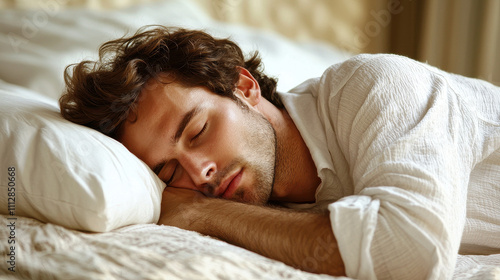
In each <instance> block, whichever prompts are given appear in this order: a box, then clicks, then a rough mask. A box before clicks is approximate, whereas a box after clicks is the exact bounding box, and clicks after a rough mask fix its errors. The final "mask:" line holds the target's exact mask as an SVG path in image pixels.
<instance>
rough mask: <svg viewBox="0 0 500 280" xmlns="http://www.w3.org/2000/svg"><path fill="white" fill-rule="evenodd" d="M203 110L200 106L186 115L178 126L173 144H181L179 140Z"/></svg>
mask: <svg viewBox="0 0 500 280" xmlns="http://www.w3.org/2000/svg"><path fill="white" fill-rule="evenodd" d="M200 111H201V108H200V106H196V107H194V108H193V109H191V110H190V111H189V112H187V113H186V114H184V117H183V118H182V120H181V122H180V123H179V125H178V126H177V130H176V132H175V135H174V137H173V138H172V141H173V143H177V142H179V139H180V138H181V136H182V133H184V130H185V129H186V127H187V125H188V124H189V122H190V121H191V120H192V119H193V118H194V117H195V116H196V115H197V114H198V113H200Z"/></svg>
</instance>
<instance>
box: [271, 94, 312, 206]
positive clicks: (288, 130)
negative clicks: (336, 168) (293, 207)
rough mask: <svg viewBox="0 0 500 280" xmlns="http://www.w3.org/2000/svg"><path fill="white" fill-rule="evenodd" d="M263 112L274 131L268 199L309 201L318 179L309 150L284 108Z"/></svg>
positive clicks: (295, 201) (274, 108)
mask: <svg viewBox="0 0 500 280" xmlns="http://www.w3.org/2000/svg"><path fill="white" fill-rule="evenodd" d="M271 106H273V108H272V110H268V114H265V115H266V117H267V119H268V120H269V122H270V123H271V125H272V126H273V127H274V129H275V131H276V139H277V150H276V170H275V179H274V188H273V192H272V194H271V198H270V199H271V200H272V201H281V202H294V203H310V202H314V201H315V194H316V189H317V188H318V185H319V184H320V182H321V180H320V179H319V178H318V175H317V170H316V166H315V164H314V161H313V160H312V157H311V154H310V152H309V149H308V148H307V146H306V144H305V142H304V139H303V138H302V136H301V135H300V132H299V130H298V129H297V127H296V126H295V123H294V122H293V120H292V119H291V118H290V116H289V115H288V113H287V112H286V110H284V109H282V110H280V109H277V108H276V107H274V105H272V104H271Z"/></svg>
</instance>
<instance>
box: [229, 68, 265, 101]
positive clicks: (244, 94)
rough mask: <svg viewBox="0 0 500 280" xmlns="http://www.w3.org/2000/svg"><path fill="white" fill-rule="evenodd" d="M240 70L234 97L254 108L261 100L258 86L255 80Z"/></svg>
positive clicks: (243, 69)
mask: <svg viewBox="0 0 500 280" xmlns="http://www.w3.org/2000/svg"><path fill="white" fill-rule="evenodd" d="M238 69H239V70H240V78H239V80H238V84H236V93H235V94H236V96H237V97H239V98H240V99H242V100H243V101H246V102H247V103H248V104H249V105H251V106H255V105H257V104H259V102H260V100H261V98H262V97H261V93H260V86H259V83H258V82H257V80H256V79H255V78H254V77H253V76H252V74H250V72H248V70H247V69H245V68H243V67H238Z"/></svg>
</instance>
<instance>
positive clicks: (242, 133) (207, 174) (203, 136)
mask: <svg viewBox="0 0 500 280" xmlns="http://www.w3.org/2000/svg"><path fill="white" fill-rule="evenodd" d="M238 101H240V99H238ZM135 116H136V117H137V118H136V121H135V122H131V121H129V120H127V121H125V124H124V127H123V133H122V136H121V137H120V141H121V142H122V143H123V144H124V145H125V146H126V147H127V148H128V149H129V150H130V151H131V152H132V153H134V154H135V155H136V156H137V157H139V158H140V159H141V160H143V161H144V162H145V163H146V164H147V165H148V166H149V167H150V168H151V169H153V171H154V172H155V173H156V174H158V176H159V177H160V178H161V179H162V180H163V181H164V182H166V183H167V187H169V186H171V187H180V188H188V189H193V190H199V191H201V192H203V193H205V194H206V195H208V196H215V197H223V198H226V199H231V200H236V201H242V202H249V203H254V204H264V203H266V202H267V201H268V200H269V197H270V195H271V192H272V186H273V180H274V170H275V148H276V147H275V143H276V136H275V132H274V129H273V128H272V126H271V124H270V123H269V122H268V121H267V119H265V118H264V117H263V116H262V115H261V114H260V113H258V112H257V111H256V110H254V109H253V108H252V107H248V106H247V105H246V103H245V101H243V100H242V101H241V102H236V101H234V100H232V99H230V98H227V97H222V96H219V95H217V94H214V93H212V92H210V91H209V90H207V89H205V88H202V87H196V88H188V87H184V86H182V85H180V84H178V83H175V82H174V83H168V84H162V83H159V82H158V81H154V80H151V81H150V82H149V83H148V85H147V86H146V87H145V89H144V90H143V91H142V93H141V96H140V100H139V101H138V104H137V110H136V115H135Z"/></svg>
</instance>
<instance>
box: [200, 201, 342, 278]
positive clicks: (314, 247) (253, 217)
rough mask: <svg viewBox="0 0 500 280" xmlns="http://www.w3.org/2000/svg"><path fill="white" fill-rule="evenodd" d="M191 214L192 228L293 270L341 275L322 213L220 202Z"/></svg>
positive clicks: (333, 245) (339, 264) (335, 249)
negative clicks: (278, 262)
mask: <svg viewBox="0 0 500 280" xmlns="http://www.w3.org/2000/svg"><path fill="white" fill-rule="evenodd" d="M205 202H206V203H204V205H203V207H201V208H200V209H202V211H193V212H192V213H194V214H193V218H194V219H193V220H192V221H193V222H192V226H193V229H194V230H196V231H198V232H201V233H203V234H207V235H211V236H214V237H218V238H220V239H223V240H225V241H227V242H229V243H232V244H234V245H237V246H240V247H243V248H246V249H248V250H251V251H254V252H256V253H259V254H261V255H264V256H266V257H269V258H273V259H276V260H279V261H282V262H284V263H286V264H288V265H291V266H293V267H296V268H299V269H302V270H305V271H310V272H315V273H327V274H331V275H344V274H345V272H344V264H343V262H342V259H341V257H340V253H339V250H338V247H337V243H336V240H335V238H334V235H333V232H332V230H331V226H330V221H329V217H328V215H326V214H315V213H303V212H300V213H299V212H292V211H283V210H280V209H272V208H268V207H261V206H255V205H247V204H242V203H236V202H231V201H225V200H220V199H210V200H207V201H205Z"/></svg>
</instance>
